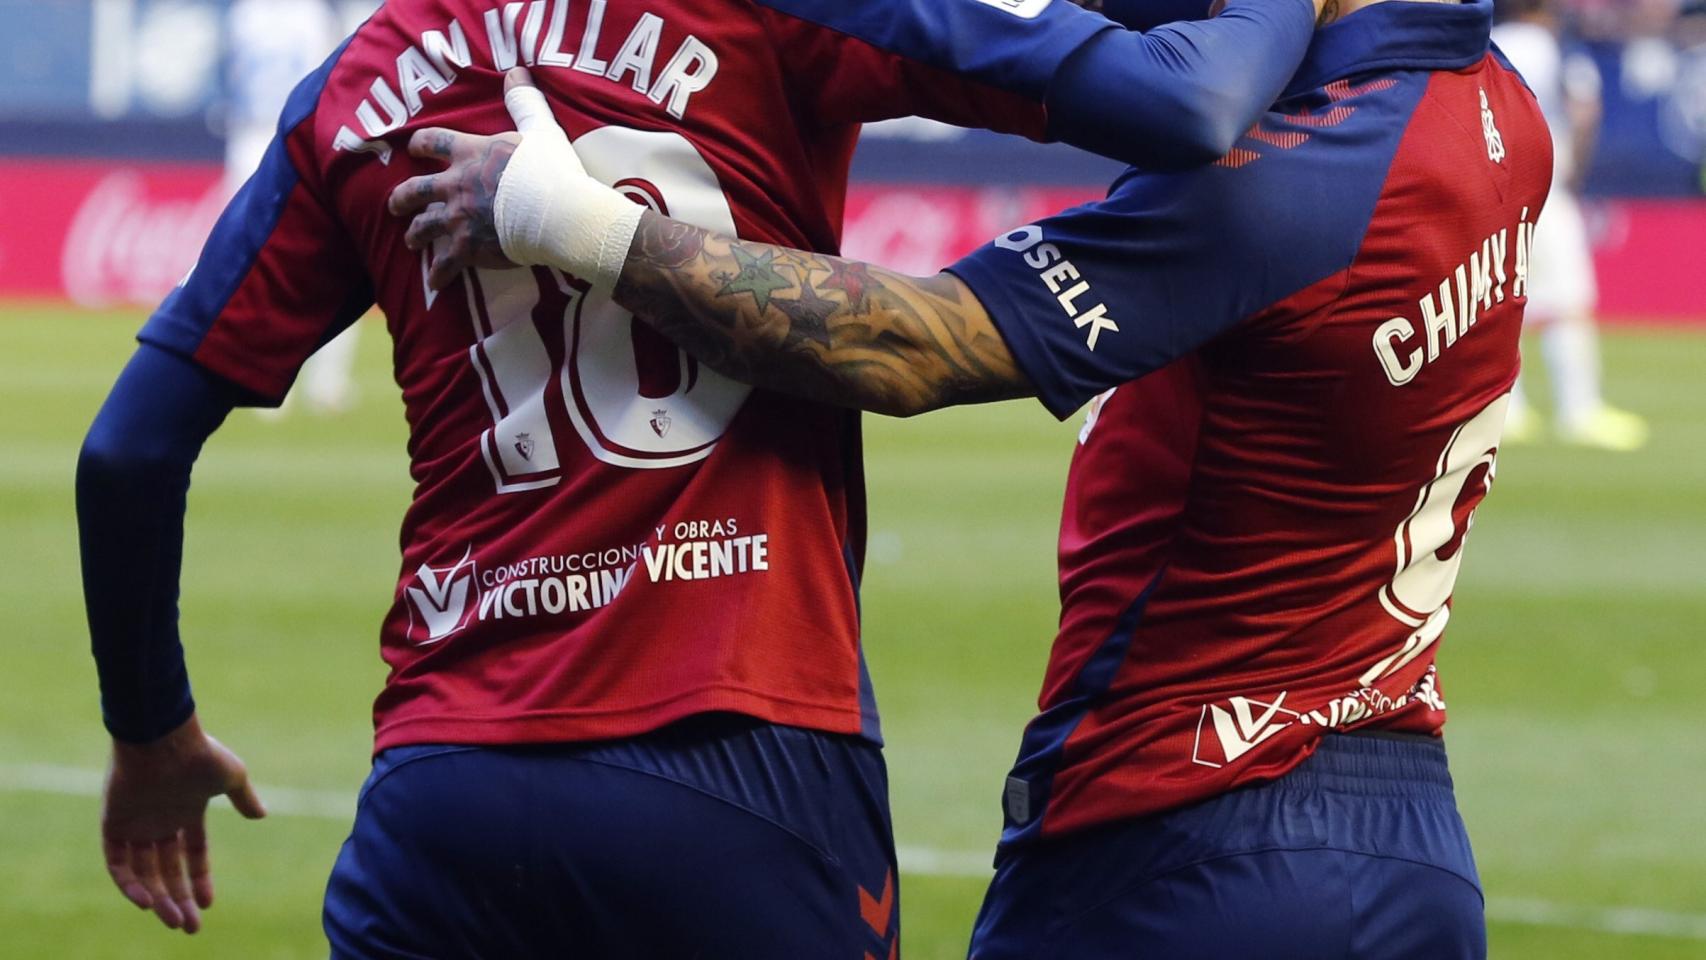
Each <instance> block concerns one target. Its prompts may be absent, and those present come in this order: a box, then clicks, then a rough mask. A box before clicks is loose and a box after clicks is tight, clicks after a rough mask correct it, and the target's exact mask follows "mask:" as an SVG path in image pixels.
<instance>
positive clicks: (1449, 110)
mask: <svg viewBox="0 0 1706 960" xmlns="http://www.w3.org/2000/svg"><path fill="white" fill-rule="evenodd" d="M1490 22H1491V3H1490V2H1486V0H1483V2H1479V3H1467V4H1463V5H1458V6H1448V5H1442V4H1407V3H1398V4H1382V5H1378V6H1373V7H1369V8H1366V9H1365V10H1363V11H1362V12H1359V13H1357V14H1354V15H1352V16H1351V17H1349V18H1347V19H1346V20H1345V21H1344V22H1342V23H1340V24H1337V25H1334V26H1332V27H1329V28H1327V29H1325V30H1323V31H1322V32H1321V33H1320V35H1319V36H1318V38H1317V40H1316V42H1315V45H1314V47H1313V48H1312V49H1311V52H1310V55H1309V57H1308V59H1307V60H1306V61H1305V64H1304V67H1303V69H1302V72H1301V73H1300V74H1299V76H1298V79H1297V80H1296V81H1295V82H1294V84H1293V87H1292V88H1291V90H1289V91H1288V92H1287V95H1286V97H1285V98H1284V99H1283V100H1281V101H1280V102H1279V103H1278V104H1277V105H1276V107H1275V109H1274V110H1273V111H1272V112H1271V113H1270V114H1269V115H1268V116H1267V117H1266V118H1265V119H1264V120H1263V121H1261V122H1260V123H1259V124H1258V125H1257V127H1256V128H1255V129H1253V130H1251V131H1250V133H1249V134H1248V136H1247V137H1246V138H1245V139H1244V141H1243V142H1242V143H1241V144H1240V146H1239V148H1238V149H1237V150H1236V151H1234V152H1233V153H1232V154H1231V155H1230V156H1228V157H1227V158H1226V159H1224V160H1223V161H1221V162H1220V163H1219V164H1218V165H1217V166H1215V167H1213V168H1210V169H1206V170H1201V171H1196V172H1190V173H1184V174H1177V175H1167V176H1161V175H1145V174H1140V173H1136V172H1132V173H1129V174H1128V175H1127V176H1126V178H1124V179H1123V180H1122V181H1121V182H1120V183H1118V184H1116V185H1115V187H1114V189H1113V191H1112V192H1111V194H1110V195H1109V197H1108V198H1107V199H1106V200H1104V201H1101V202H1098V203H1095V204H1091V205H1089V206H1087V207H1084V208H1081V209H1078V210H1075V211H1071V212H1068V213H1066V214H1063V215H1061V216H1058V217H1055V218H1052V219H1049V220H1045V221H1042V222H1040V223H1038V224H1035V225H1032V226H1027V227H1024V228H1021V229H1018V230H1015V231H1013V232H1012V233H1009V234H1008V235H1006V236H1003V237H1001V238H998V239H997V240H996V241H995V242H994V243H993V244H991V245H990V246H988V247H986V248H984V249H983V250H981V251H979V252H977V253H975V254H973V255H972V256H971V257H969V258H968V259H967V260H965V261H963V262H962V263H960V264H958V265H957V266H956V267H954V268H953V269H954V270H955V271H956V272H957V273H958V274H959V275H960V276H961V277H962V278H964V279H965V280H966V281H967V282H968V283H969V284H970V285H971V286H972V288H973V289H974V290H975V291H976V292H977V293H978V295H979V296H980V298H981V299H982V300H983V302H984V303H985V304H986V305H988V306H989V307H990V309H991V312H992V315H993V316H994V317H995V320H996V322H997V324H998V325H999V327H1000V329H1001V331H1002V333H1003V335H1004V337H1005V338H1006V340H1007V342H1008V344H1009V345H1010V346H1011V347H1012V349H1013V351H1014V353H1015V355H1016V356H1017V357H1018V358H1019V360H1020V362H1021V364H1022V365H1023V367H1024V369H1025V370H1026V371H1027V373H1028V374H1029V376H1030V377H1031V379H1032V381H1033V382H1034V383H1035V385H1036V386H1037V388H1038V390H1039V393H1040V395H1041V397H1042V399H1043V401H1044V402H1045V403H1046V404H1047V405H1048V407H1049V408H1050V409H1051V410H1052V411H1054V412H1055V413H1056V414H1057V415H1060V416H1065V415H1067V414H1068V413H1070V412H1071V411H1072V410H1074V409H1076V408H1078V407H1079V406H1080V405H1082V404H1083V403H1085V402H1086V401H1089V402H1090V404H1091V405H1090V411H1089V417H1088V421H1087V423H1086V424H1085V426H1084V428H1083V431H1082V434H1081V444H1080V447H1079V449H1078V451H1077V453H1076V455H1075V458H1074V461H1073V464H1072V470H1071V475H1070V479H1069V481H1068V488H1067V493H1066V505H1065V511H1064V517H1063V522H1062V535H1061V543H1060V570H1061V596H1062V601H1063V612H1062V619H1061V626H1060V633H1059V636H1058V639H1057V640H1056V643H1055V647H1054V650H1053V655H1052V659H1051V663H1050V667H1049V671H1048V676H1047V680H1046V682H1045V686H1044V688H1043V691H1042V695H1041V698H1040V706H1041V708H1042V713H1041V715H1040V716H1038V717H1037V718H1036V719H1035V720H1034V721H1033V722H1032V723H1031V725H1030V726H1029V727H1028V729H1027V731H1026V736H1025V739H1024V744H1023V747H1022V749H1021V753H1020V757H1019V761H1018V764H1017V766H1016V768H1015V769H1014V771H1013V775H1012V777H1011V778H1010V779H1009V781H1008V785H1007V791H1006V812H1007V820H1008V830H1007V833H1006V840H1007V842H1009V843H1013V842H1026V841H1029V840H1031V839H1033V838H1035V837H1038V836H1055V835H1059V834H1062V833H1068V832H1071V831H1075V830H1081V829H1084V828H1086V827H1090V826H1093V825H1096V824H1100V823H1106V822H1109V821H1113V820H1117V819H1121V818H1128V817H1136V816H1143V815H1146V814H1151V813H1156V812H1159V811H1163V810H1167V809H1172V808H1176V807H1179V806H1183V805H1187V804H1190V803H1193V802H1196V801H1200V800H1203V799H1206V798H1208V797H1210V796H1214V795H1216V794H1220V793H1223V792H1226V791H1228V790H1231V789H1234V788H1236V787H1239V786H1242V785H1246V784H1250V783H1255V782H1260V781H1265V780H1271V779H1274V778H1276V777H1279V776H1282V775H1284V774H1285V773H1286V772H1287V771H1288V770H1291V769H1292V768H1294V767H1295V766H1296V765H1297V764H1299V763H1301V762H1302V761H1303V760H1304V759H1305V758H1306V757H1307V756H1308V755H1309V754H1310V753H1311V752H1312V751H1313V750H1314V749H1315V746H1316V745H1317V744H1318V743H1319V742H1320V739H1321V737H1322V736H1324V735H1326V734H1328V733H1330V732H1335V731H1353V730H1359V729H1365V728H1380V729H1384V730H1389V731H1396V732H1409V733H1422V734H1437V733H1438V732H1439V731H1440V729H1441V726H1442V724H1443V723H1444V720H1445V702H1444V699H1443V694H1442V691H1441V687H1440V684H1439V680H1438V677H1437V673H1436V670H1435V665H1434V654H1435V651H1436V649H1437V647H1438V643H1439V640H1440V637H1441V634H1442V633H1443V631H1444V630H1445V626H1446V621H1447V619H1448V618H1449V617H1450V616H1451V596H1452V591H1453V585H1454V583H1455V581H1456V579H1457V575H1458V571H1459V568H1460V565H1461V564H1462V562H1463V557H1464V542H1465V538H1466V537H1467V535H1468V534H1469V532H1470V527H1471V524H1472V522H1473V519H1474V515H1475V510H1476V507H1477V505H1478V504H1480V502H1481V500H1482V498H1483V497H1484V496H1485V495H1486V493H1487V491H1488V489H1489V487H1490V486H1491V484H1492V482H1493V476H1494V469H1495V464H1496V461H1497V455H1498V449H1499V442H1500V434H1501V431H1502V430H1503V427H1504V420H1505V413H1506V409H1507V407H1508V404H1509V395H1510V391H1511V388H1512V384H1513V382H1514V380H1515V378H1516V375H1517V370H1518V365H1519V360H1518V353H1517V341H1518V334H1519V332H1520V329H1521V323H1522V313H1523V308H1524V304H1525V303H1526V293H1527V291H1526V287H1527V263H1528V261H1527V256H1528V250H1529V244H1530V239H1531V234H1532V229H1533V224H1534V223H1535V220H1536V218H1537V217H1538V216H1539V215H1540V212H1541V205H1542V203H1543V202H1544V200H1545V198H1546V194H1547V189H1548V185H1549V183H1550V177H1551V166H1552V150H1551V143H1550V139H1549V137H1548V135H1547V131H1546V125H1545V121H1544V119H1543V118H1542V116H1541V113H1540V110H1539V108H1538V106H1537V105H1536V103H1535V100H1534V97H1533V96H1532V95H1531V94H1530V92H1529V91H1528V90H1527V89H1526V88H1525V87H1524V85H1523V83H1522V80H1521V79H1520V78H1519V77H1518V76H1517V75H1516V73H1515V72H1514V71H1512V70H1511V69H1510V68H1509V66H1508V65H1507V64H1506V63H1504V62H1503V61H1502V59H1501V58H1500V57H1499V56H1498V54H1497V53H1496V52H1495V51H1493V50H1492V49H1491V48H1490V47H1489V45H1488V39H1487V36H1488V30H1489V27H1490ZM1110 388H1112V389H1110Z"/></svg>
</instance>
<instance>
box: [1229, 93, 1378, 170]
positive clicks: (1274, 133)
mask: <svg viewBox="0 0 1706 960" xmlns="http://www.w3.org/2000/svg"><path fill="white" fill-rule="evenodd" d="M1397 85H1398V81H1396V80H1393V79H1391V78H1387V79H1384V80H1373V81H1370V82H1368V83H1365V84H1363V85H1362V86H1360V87H1353V86H1351V82H1350V81H1349V80H1336V81H1334V82H1332V83H1329V84H1327V85H1326V86H1325V87H1322V88H1321V92H1322V93H1324V94H1326V96H1327V103H1328V107H1327V109H1325V110H1309V109H1305V110H1300V111H1298V112H1296V113H1292V114H1280V115H1279V118H1277V119H1276V118H1275V117H1274V116H1273V115H1272V114H1270V115H1269V116H1268V117H1267V118H1265V119H1263V120H1260V121H1257V123H1256V125H1255V126H1253V127H1251V128H1250V130H1249V132H1248V133H1246V134H1244V138H1245V140H1247V141H1250V140H1253V141H1255V143H1252V144H1246V145H1241V146H1238V147H1234V148H1233V150H1232V152H1231V153H1229V154H1227V155H1226V156H1224V157H1221V158H1220V160H1218V161H1217V162H1216V163H1215V166H1217V167H1230V168H1232V169H1234V170H1236V169H1238V168H1239V167H1244V166H1248V165H1250V164H1252V163H1255V162H1256V161H1257V160H1260V159H1261V158H1262V152H1261V150H1260V148H1259V147H1258V146H1257V145H1256V144H1262V145H1265V146H1268V147H1271V148H1274V149H1277V150H1294V149H1296V148H1298V147H1301V146H1303V145H1304V144H1306V143H1308V142H1309V138H1310V137H1311V136H1312V134H1310V133H1309V132H1308V131H1310V130H1325V129H1330V128H1332V127H1336V126H1339V125H1340V124H1342V123H1344V122H1345V121H1346V120H1349V119H1350V118H1351V117H1352V116H1353V115H1355V114H1356V112H1357V108H1356V105H1355V104H1353V103H1348V102H1346V101H1350V100H1355V99H1356V98H1358V97H1361V96H1363V95H1364V94H1369V93H1379V92H1381V91H1383V90H1390V89H1392V88H1393V87H1395V86H1397ZM1294 128H1302V129H1294Z"/></svg>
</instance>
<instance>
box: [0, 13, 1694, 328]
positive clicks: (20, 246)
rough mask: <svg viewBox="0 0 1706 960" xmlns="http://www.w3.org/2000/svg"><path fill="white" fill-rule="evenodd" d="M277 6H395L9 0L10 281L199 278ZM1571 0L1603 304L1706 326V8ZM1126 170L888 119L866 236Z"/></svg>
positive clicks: (1088, 186) (1051, 194)
mask: <svg viewBox="0 0 1706 960" xmlns="http://www.w3.org/2000/svg"><path fill="white" fill-rule="evenodd" d="M269 3H272V4H275V5H276V6H278V7H279V8H281V9H285V8H294V9H295V10H297V11H300V10H301V9H302V8H303V7H304V6H305V5H321V6H324V7H325V8H326V9H327V10H328V11H330V14H329V17H330V18H332V19H334V20H335V22H336V23H337V24H338V25H339V26H340V28H343V29H347V28H349V27H352V26H353V25H354V24H355V23H357V22H359V21H360V19H361V18H362V17H364V16H365V15H366V14H367V13H368V12H369V11H370V10H371V9H372V7H373V6H374V5H375V4H374V2H373V0H340V2H332V0H240V2H236V3H234V2H232V0H48V2H43V0H0V22H3V23H5V24H6V25H7V28H8V29H7V30H6V31H5V32H4V33H0V204H3V206H0V210H3V211H4V213H3V215H0V295H10V296H18V295H23V296H31V297H45V298H64V297H69V298H71V299H72V300H73V301H75V302H77V303H80V304H83V305H87V306H99V305H110V304H119V303H144V304H145V303H148V302H151V301H153V300H155V299H157V298H158V297H159V295H160V294H161V293H162V292H163V291H164V290H165V289H167V288H168V287H169V286H170V285H171V284H172V283H175V282H176V281H177V279H178V278H179V277H181V276H182V275H183V273H184V271H185V270H186V269H187V268H188V266H189V265H190V263H191V262H192V261H193V259H194V255H195V252H196V250H197V248H198V246H199V242H200V239H201V237H202V236H204V235H205V231H206V229H207V227H208V226H209V225H210V224H211V221H212V218H213V217H214V216H216V215H217V212H218V209H219V206H220V200H221V191H220V190H219V189H218V180H219V170H220V165H221V163H222V161H223V158H224V157H225V153H226V141H227V139H228V138H229V137H231V136H232V134H234V133H235V134H236V135H237V136H239V137H240V136H241V131H242V128H243V124H244V121H245V118H247V117H250V116H252V114H253V113H254V111H255V109H256V106H257V105H260V104H263V103H264V101H265V98H262V97H256V96H252V95H249V94H247V93H245V88H246V86H251V85H254V82H255V80H256V68H255V67H254V66H253V60H252V59H251V58H248V57H247V56H246V54H245V51H243V50H234V49H232V44H231V43H230V42H229V40H230V38H231V37H232V36H233V35H234V32H233V30H232V27H231V25H232V21H233V20H234V19H235V18H234V17H233V8H234V7H241V6H245V5H248V6H265V5H267V4H269ZM1560 12H1561V13H1562V14H1563V16H1564V18H1565V22H1566V23H1567V25H1568V30H1569V34H1570V39H1571V42H1572V43H1574V44H1576V45H1579V48H1580V49H1581V50H1583V51H1584V52H1586V53H1587V54H1588V55H1590V56H1591V57H1592V58H1593V59H1594V61H1595V62H1596V63H1597V64H1598V65H1599V67H1600V71H1601V74H1602V76H1603V77H1604V80H1605V121H1604V131H1603V136H1602V137H1601V140H1600V148H1599V151H1598V154H1597V156H1595V157H1594V158H1593V161H1592V164H1591V175H1590V176H1589V177H1588V180H1587V184H1586V192H1587V197H1588V199H1589V213H1588V218H1589V222H1590V224H1591V229H1592V232H1593V236H1594V242H1595V249H1596V259H1597V263H1598V271H1599V273H1600V274H1601V283H1602V286H1603V288H1604V295H1603V301H1602V304H1601V312H1602V313H1603V314H1604V315H1605V316H1606V318H1607V319H1608V320H1611V321H1613V322H1615V321H1617V320H1619V319H1638V320H1643V321H1652V320H1660V321H1666V320H1669V321H1681V320H1694V319H1696V315H1697V314H1702V313H1706V311H1703V310H1702V309H1701V307H1700V305H1701V304H1706V279H1701V278H1696V277H1694V276H1692V275H1693V274H1696V273H1702V271H1698V270H1695V269H1694V268H1693V266H1692V265H1691V264H1690V263H1689V262H1688V261H1687V259H1686V257H1685V255H1684V250H1686V249H1688V248H1693V247H1697V246H1698V245H1699V244H1700V243H1701V242H1702V241H1706V203H1698V202H1697V203H1685V202H1684V201H1688V200H1696V201H1698V200H1699V199H1700V198H1701V196H1702V193H1703V192H1706V177H1703V169H1702V168H1703V162H1702V158H1703V155H1706V3H1703V2H1701V0H1688V2H1684V0H1562V2H1561V3H1560ZM288 16H290V17H291V18H294V19H298V20H301V19H304V17H305V15H303V14H301V13H300V12H296V13H291V14H289V15H288ZM303 26H304V31H303V32H306V24H303ZM268 62H272V63H276V64H280V65H288V64H289V63H290V60H289V58H280V57H271V58H268ZM281 68H283V67H281ZM236 78H240V80H241V82H235V83H234V82H233V80H234V79H236ZM267 85H270V86H272V87H275V88H276V87H278V86H279V84H278V83H270V82H269V84H267ZM262 109H276V107H275V106H271V105H267V106H265V107H263V108H262ZM1111 172H1112V168H1111V167H1110V166H1109V165H1108V164H1106V163H1104V162H1102V161H1100V160H1097V159H1095V158H1091V157H1088V156H1085V155H1082V154H1079V153H1077V152H1075V151H1072V150H1069V149H1065V148H1044V147H1037V146H1035V145H1031V144H1026V143H1020V142H1016V141H1012V140H1008V139H1004V138H999V137H991V136H988V135H984V134H977V133H967V132H963V131H958V130H952V129H948V128H943V127H939V126H935V125H932V124H928V123H923V122H917V121H901V122H895V123H890V124H881V125H877V126H876V127H873V128H871V129H870V130H869V131H868V132H867V136H866V139H865V143H864V146H863V147H862V150H861V153H860V157H859V162H858V164H857V166H856V176H857V178H858V180H859V181H860V183H861V188H860V189H859V190H858V191H857V192H856V195H855V197H854V200H853V203H852V204H850V207H849V218H848V226H847V246H848V249H849V251H850V252H853V253H856V254H859V255H863V256H868V257H872V258H874V259H878V260H882V261H886V262H888V263H889V264H891V265H892V266H895V267H899V268H905V269H916V270H934V269H935V268H937V267H938V266H940V265H941V264H942V263H943V262H946V261H947V260H949V259H951V258H952V257H953V256H955V255H957V254H958V253H960V252H962V251H963V250H965V249H968V248H969V247H971V246H973V245H975V244H976V243H978V242H981V241H982V240H983V239H984V238H986V237H988V236H990V235H992V234H993V233H995V232H997V231H999V230H1002V229H1006V228H1007V227H1009V226H1011V225H1012V224H1014V223H1019V222H1023V221H1024V220H1025V219H1027V218H1029V217H1031V216H1034V215H1037V214H1039V213H1042V212H1045V211H1048V210H1051V209H1055V208H1058V207H1059V206H1060V205H1061V204H1062V203H1065V202H1076V201H1078V200H1081V199H1084V198H1087V197H1090V196H1093V195H1095V194H1097V193H1098V192H1099V190H1100V189H1101V188H1102V187H1103V185H1105V184H1106V183H1107V182H1108V179H1109V174H1110V173H1111Z"/></svg>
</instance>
